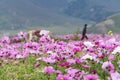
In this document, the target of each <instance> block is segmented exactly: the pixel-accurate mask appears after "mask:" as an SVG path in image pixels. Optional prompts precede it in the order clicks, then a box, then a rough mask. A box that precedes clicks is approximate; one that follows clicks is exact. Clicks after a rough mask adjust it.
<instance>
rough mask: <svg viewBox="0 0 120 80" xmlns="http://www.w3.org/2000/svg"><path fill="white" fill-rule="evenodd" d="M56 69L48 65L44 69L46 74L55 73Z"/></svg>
mask: <svg viewBox="0 0 120 80" xmlns="http://www.w3.org/2000/svg"><path fill="white" fill-rule="evenodd" d="M54 71H55V70H54V68H53V67H52V66H46V67H45V68H44V69H43V72H44V73H46V74H50V73H53V72H54Z"/></svg>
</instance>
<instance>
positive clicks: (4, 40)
mask: <svg viewBox="0 0 120 80" xmlns="http://www.w3.org/2000/svg"><path fill="white" fill-rule="evenodd" d="M1 42H2V43H7V44H9V43H10V38H9V37H7V36H4V37H2V39H1Z"/></svg>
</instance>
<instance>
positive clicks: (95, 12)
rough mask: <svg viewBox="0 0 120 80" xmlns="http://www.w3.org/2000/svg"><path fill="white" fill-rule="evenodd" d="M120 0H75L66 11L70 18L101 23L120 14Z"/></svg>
mask: <svg viewBox="0 0 120 80" xmlns="http://www.w3.org/2000/svg"><path fill="white" fill-rule="evenodd" d="M119 3H120V0H75V1H73V2H71V3H70V4H69V6H68V7H67V8H66V9H65V13H66V14H67V15H69V16H74V17H79V18H82V19H88V20H92V21H101V20H103V19H105V18H107V17H108V16H111V15H113V14H115V13H118V12H120V6H119Z"/></svg>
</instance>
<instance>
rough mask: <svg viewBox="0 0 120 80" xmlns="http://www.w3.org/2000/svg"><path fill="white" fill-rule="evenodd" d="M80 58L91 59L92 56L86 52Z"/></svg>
mask: <svg viewBox="0 0 120 80" xmlns="http://www.w3.org/2000/svg"><path fill="white" fill-rule="evenodd" d="M81 59H84V60H85V59H90V60H93V59H94V58H93V56H91V55H89V54H86V55H85V56H83V57H82V58H81Z"/></svg>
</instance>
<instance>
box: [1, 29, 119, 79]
mask: <svg viewBox="0 0 120 80" xmlns="http://www.w3.org/2000/svg"><path fill="white" fill-rule="evenodd" d="M39 35H41V36H40V37H37V40H34V39H36V38H34V37H32V38H31V39H30V40H26V38H27V32H20V33H18V35H17V36H12V37H9V36H3V37H1V38H0V79H1V80H120V35H119V34H113V35H108V34H105V35H104V36H102V35H101V34H87V37H88V39H84V40H81V37H82V35H81V34H77V35H74V34H69V35H51V34H49V31H45V30H43V31H42V32H41V33H40V34H39Z"/></svg>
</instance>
